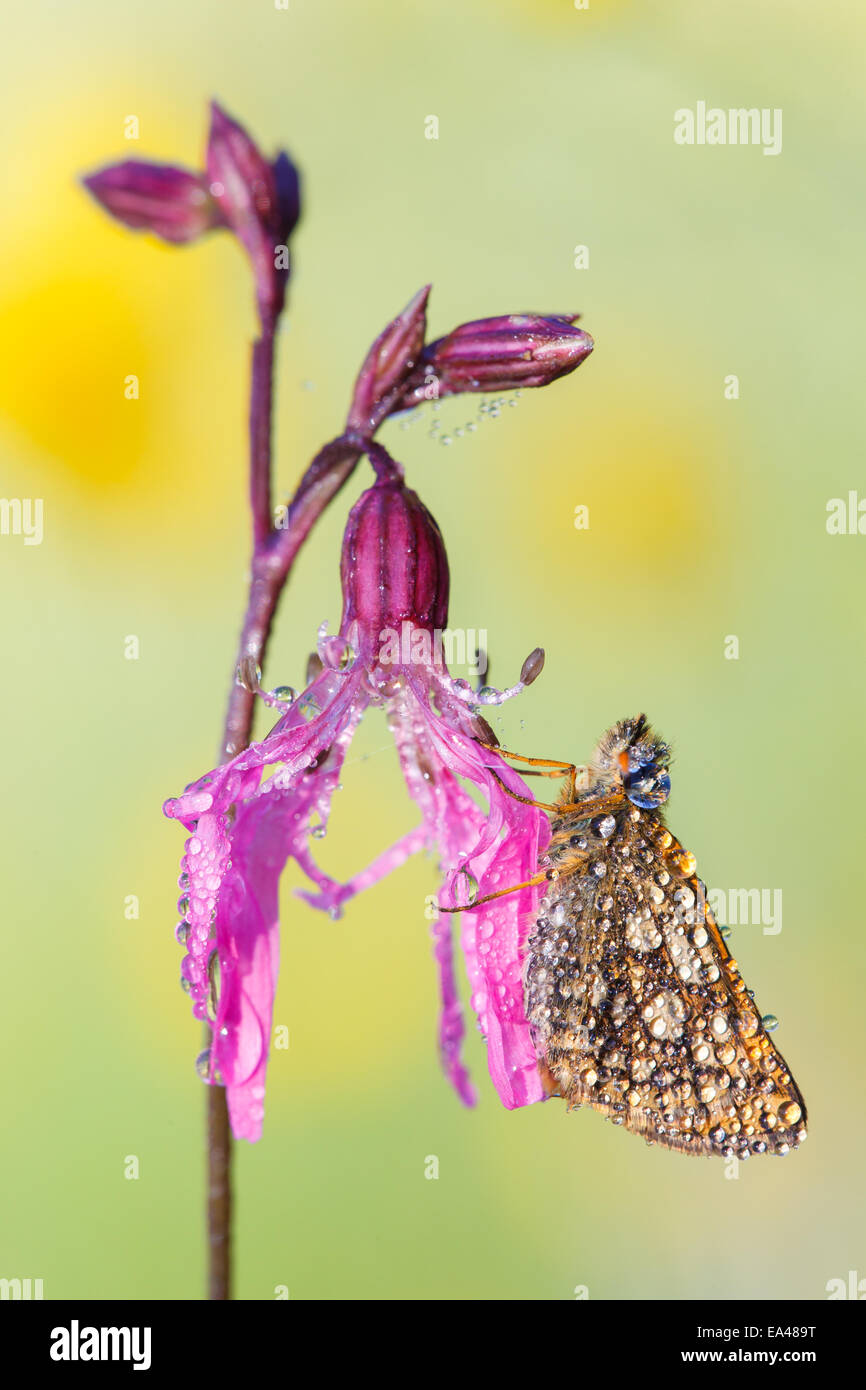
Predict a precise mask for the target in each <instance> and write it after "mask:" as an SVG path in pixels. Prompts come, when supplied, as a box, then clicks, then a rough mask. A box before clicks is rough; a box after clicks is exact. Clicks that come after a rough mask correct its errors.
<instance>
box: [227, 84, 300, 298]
mask: <svg viewBox="0 0 866 1390" xmlns="http://www.w3.org/2000/svg"><path fill="white" fill-rule="evenodd" d="M207 173H208V179H209V182H210V193H211V195H212V197H213V198H214V200H215V201H216V203H217V204H218V206H219V208H220V209H221V211H222V214H223V216H224V218H225V220H226V223H227V224H228V226H229V227H231V229H232V231H233V232H234V233H235V235H236V236H237V237H238V238H239V239H240V241H241V242H242V243H243V245H244V247H245V248H246V251H247V254H248V256H249V258H250V261H251V263H252V267H253V274H254V276H255V281H256V294H257V298H258V302H259V309H260V312H261V313H262V315H263V316H273V315H275V314H277V313H279V311H280V309H282V307H283V300H284V298H285V292H286V281H287V280H288V276H289V266H288V255H287V251H286V249H285V248H286V241H287V238H288V236H289V233H290V232H291V230H292V228H293V227H294V225H295V223H296V222H297V219H298V213H299V209H300V195H299V183H298V175H297V171H296V170H295V169H294V166H293V165H292V163H291V161H290V160H289V158H288V156H287V155H285V154H281V155H280V156H279V157H278V159H277V160H276V161H275V163H274V164H273V165H271V164H269V163H268V161H267V160H266V159H265V157H264V155H262V154H261V152H260V150H259V149H258V146H257V145H256V144H255V143H254V142H253V140H251V139H250V137H249V135H248V134H247V132H246V131H245V130H244V128H243V126H241V125H239V124H238V122H237V121H234V120H232V118H231V116H229V115H227V114H226V112H225V111H223V109H222V107H220V106H218V105H217V103H216V102H213V103H212V104H211V127H210V135H209V137H208V146H207Z"/></svg>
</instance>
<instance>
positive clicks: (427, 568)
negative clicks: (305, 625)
mask: <svg viewBox="0 0 866 1390" xmlns="http://www.w3.org/2000/svg"><path fill="white" fill-rule="evenodd" d="M340 578H341V580H342V585H343V618H342V622H341V624H340V632H341V633H342V634H343V635H348V633H349V628H350V626H352V625H355V624H356V625H357V626H356V627H355V630H354V635H353V638H352V640H353V644H354V646H355V647H356V649H358V650H359V652H360V655H361V657H362V659H363V660H364V661H365V662H367V663H368V664H371V663H373V662H375V661H377V660H378V659H379V656H380V653H381V652H382V650H383V644H384V643H386V642H388V640H389V639H391V640H392V641H393V640H394V639H395V638H396V640H397V641H398V642H399V641H400V640H401V636H402V634H403V631H404V627H403V625H404V623H405V624H409V628H410V630H411V629H412V628H416V627H420V628H426V629H428V630H429V631H435V630H437V629H439V630H443V629H444V628H445V627H446V625H447V622H448V586H449V575H448V558H447V556H446V554H445V545H444V542H443V540H442V535H441V533H440V530H439V527H438V526H437V525H436V522H435V521H434V519H433V517H432V516H431V515H430V513H429V512H428V510H427V508H426V507H425V506H424V504H423V502H421V500H420V498H419V497H418V496H417V494H416V493H414V492H412V491H411V490H410V489H409V488H407V487H406V486H405V485H404V483H403V481H402V479H400V478H397V477H394V478H384V477H380V478H379V480H378V481H377V482H376V484H375V485H374V486H373V487H371V488H369V489H368V490H367V491H366V492H365V493H363V494H362V496H361V497H360V498H359V499H358V501H357V502H356V503H355V506H354V507H353V508H352V511H351V513H350V514H349V520H348V523H347V525H346V531H345V534H344V537H343V553H342V558H341V561H340Z"/></svg>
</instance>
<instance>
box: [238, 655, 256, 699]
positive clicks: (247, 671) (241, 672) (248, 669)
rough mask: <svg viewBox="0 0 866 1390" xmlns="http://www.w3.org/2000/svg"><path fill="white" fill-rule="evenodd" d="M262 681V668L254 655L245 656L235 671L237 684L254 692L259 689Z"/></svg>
mask: <svg viewBox="0 0 866 1390" xmlns="http://www.w3.org/2000/svg"><path fill="white" fill-rule="evenodd" d="M261 681H262V668H261V666H259V664H258V662H257V661H256V659H255V657H254V656H245V657H243V659H242V660H241V661H239V662H238V665H237V670H236V671H235V685H239V686H240V687H241V689H242V690H249V691H250V692H251V693H252V694H255V692H256V691H257V690H258V689H259V687H260V685H261Z"/></svg>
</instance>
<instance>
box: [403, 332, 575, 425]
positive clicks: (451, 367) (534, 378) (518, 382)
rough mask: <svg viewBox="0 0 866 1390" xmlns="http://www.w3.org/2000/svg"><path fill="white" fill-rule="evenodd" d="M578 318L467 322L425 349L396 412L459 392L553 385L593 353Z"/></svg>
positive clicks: (507, 389)
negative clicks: (551, 383)
mask: <svg viewBox="0 0 866 1390" xmlns="http://www.w3.org/2000/svg"><path fill="white" fill-rule="evenodd" d="M576 317H577V316H576V315H573V314H572V315H568V314H562V315H560V314H555V315H549V316H543V315H541V314H506V315H504V316H503V317H501V318H492V319H476V320H474V321H473V322H472V323H462V324H461V325H460V326H459V328H455V329H454V331H453V332H452V333H449V334H447V336H446V337H444V338H439V339H437V341H436V342H434V343H430V344H428V346H427V347H426V348H425V349H424V353H423V356H422V359H421V362H420V363H419V365H418V367H417V368H416V370H415V371H414V372H413V373H412V376H411V377H410V379H409V380H408V382H407V383H406V386H405V388H404V391H403V395H402V397H401V400H400V403H399V405H397V406H395V407H394V408H395V410H405V409H407V408H408V407H410V406H414V405H419V404H420V403H421V402H422V401H424V400H429V399H430V398H431V397H433V398H435V397H437V396H451V395H454V394H456V393H457V392H458V391H484V392H490V391H511V390H514V389H515V388H516V387H524V386H547V385H549V383H550V382H551V381H555V380H556V379H557V377H560V376H565V375H566V374H567V373H568V372H573V371H574V369H575V367H578V366H579V365H580V363H581V362H583V360H584V359H585V358H586V357H588V356H589V354H590V353H591V352H592V349H593V341H592V338H591V337H590V336H589V334H588V333H585V332H584V331H583V329H581V328H575V327H574V321H575V318H576Z"/></svg>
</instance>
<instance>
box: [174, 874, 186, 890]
mask: <svg viewBox="0 0 866 1390" xmlns="http://www.w3.org/2000/svg"><path fill="white" fill-rule="evenodd" d="M177 886H178V888H188V887H189V874H188V873H182V874H181V876H180V878H179V879H178V881H177Z"/></svg>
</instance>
